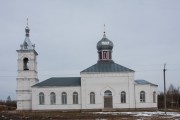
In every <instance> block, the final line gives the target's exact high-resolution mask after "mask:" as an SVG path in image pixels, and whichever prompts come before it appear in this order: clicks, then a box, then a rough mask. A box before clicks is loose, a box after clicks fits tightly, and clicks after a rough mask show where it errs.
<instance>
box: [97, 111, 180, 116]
mask: <svg viewBox="0 0 180 120" xmlns="http://www.w3.org/2000/svg"><path fill="white" fill-rule="evenodd" d="M94 114H111V115H118V114H125V115H126V114H128V115H132V116H159V115H160V116H172V117H180V113H178V112H167V113H166V114H165V113H164V112H161V111H156V112H94Z"/></svg>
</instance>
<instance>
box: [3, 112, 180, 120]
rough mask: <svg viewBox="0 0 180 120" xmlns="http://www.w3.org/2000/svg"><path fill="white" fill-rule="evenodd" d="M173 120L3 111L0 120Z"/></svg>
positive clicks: (160, 117) (91, 114) (89, 113)
mask: <svg viewBox="0 0 180 120" xmlns="http://www.w3.org/2000/svg"><path fill="white" fill-rule="evenodd" d="M10 119H12V120H64V119H68V120H152V119H153V120H174V119H180V117H172V116H160V115H156V116H146V117H145V116H133V115H128V114H121V113H120V114H111V113H108V112H107V113H106V114H94V113H93V112H62V111H36V112H35V111H34V112H32V111H3V112H0V120H10Z"/></svg>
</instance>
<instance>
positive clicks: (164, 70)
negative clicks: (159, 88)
mask: <svg viewBox="0 0 180 120" xmlns="http://www.w3.org/2000/svg"><path fill="white" fill-rule="evenodd" d="M163 73H164V112H165V114H166V63H165V64H164V69H163Z"/></svg>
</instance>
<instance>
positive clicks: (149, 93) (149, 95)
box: [135, 84, 157, 108]
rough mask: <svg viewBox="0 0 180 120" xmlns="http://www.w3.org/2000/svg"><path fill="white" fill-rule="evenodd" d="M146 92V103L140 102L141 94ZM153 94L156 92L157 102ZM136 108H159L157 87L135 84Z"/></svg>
mask: <svg viewBox="0 0 180 120" xmlns="http://www.w3.org/2000/svg"><path fill="white" fill-rule="evenodd" d="M141 91H144V92H145V102H144V103H143V102H140V92H141ZM153 92H156V100H155V102H153ZM135 97H136V99H135V101H136V104H135V107H136V108H157V86H154V85H150V84H146V85H140V84H135Z"/></svg>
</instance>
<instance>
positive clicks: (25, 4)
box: [0, 0, 180, 99]
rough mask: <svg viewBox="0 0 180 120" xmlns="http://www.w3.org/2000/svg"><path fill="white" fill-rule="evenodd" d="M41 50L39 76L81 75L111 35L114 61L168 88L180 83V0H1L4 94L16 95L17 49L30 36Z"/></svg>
mask: <svg viewBox="0 0 180 120" xmlns="http://www.w3.org/2000/svg"><path fill="white" fill-rule="evenodd" d="M27 17H28V19H29V28H30V39H31V42H32V43H33V44H36V51H37V52H38V54H39V55H38V76H39V80H40V81H43V80H45V79H47V78H50V77H54V76H57V77H63V76H80V71H82V70H84V69H85V68H87V67H89V66H91V65H93V64H95V63H96V62H97V60H98V57H97V49H96V44H97V42H98V41H99V40H100V39H101V38H102V36H103V29H104V28H103V25H104V24H106V35H107V38H108V39H110V40H111V41H112V42H113V43H114V48H113V56H112V57H113V60H114V61H115V62H116V63H118V64H120V65H123V66H125V67H128V68H130V69H133V70H135V71H136V72H135V79H145V80H147V81H149V82H152V83H154V84H157V85H158V86H159V87H158V91H162V90H163V64H164V63H166V64H167V76H166V77H167V79H166V80H167V87H168V86H169V85H170V84H171V83H172V84H173V85H175V86H176V87H180V82H179V81H180V52H179V51H180V0H29V1H28V0H11V1H10V0H0V99H6V98H7V96H8V95H10V96H11V98H12V99H16V94H15V90H16V75H17V53H16V50H18V49H20V44H22V43H23V41H24V38H25V31H24V29H25V27H26V18H27Z"/></svg>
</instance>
